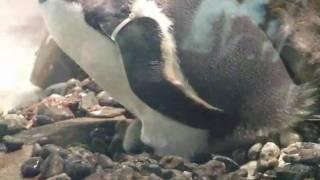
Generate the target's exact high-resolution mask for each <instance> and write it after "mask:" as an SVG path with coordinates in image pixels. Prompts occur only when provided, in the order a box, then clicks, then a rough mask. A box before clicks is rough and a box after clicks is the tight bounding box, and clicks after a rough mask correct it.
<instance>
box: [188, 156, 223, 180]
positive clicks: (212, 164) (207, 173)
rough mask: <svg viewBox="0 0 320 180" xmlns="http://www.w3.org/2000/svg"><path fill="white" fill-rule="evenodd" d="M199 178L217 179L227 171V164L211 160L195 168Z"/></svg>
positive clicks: (194, 171)
mask: <svg viewBox="0 0 320 180" xmlns="http://www.w3.org/2000/svg"><path fill="white" fill-rule="evenodd" d="M193 173H195V174H196V175H197V176H198V177H199V178H202V179H204V178H208V179H216V178H218V177H221V176H222V175H224V174H225V173H226V166H225V164H224V163H223V162H220V161H216V160H211V161H209V162H207V163H206V164H202V165H200V166H198V167H197V168H195V169H194V170H193Z"/></svg>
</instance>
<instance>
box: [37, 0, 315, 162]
mask: <svg viewBox="0 0 320 180" xmlns="http://www.w3.org/2000/svg"><path fill="white" fill-rule="evenodd" d="M267 3H268V0H263V1H259V2H258V1H254V2H253V1H238V0H230V1H223V2H221V1H218V0H172V1H167V0H39V5H40V8H41V9H42V13H43V17H44V20H45V22H46V25H47V28H48V31H49V32H50V34H51V35H52V37H53V38H54V39H55V41H56V42H57V44H58V45H59V46H60V47H61V49H62V50H64V51H65V52H66V54H68V55H69V56H70V57H71V58H72V59H73V60H74V61H75V62H76V63H77V64H78V65H79V66H80V67H82V68H83V69H84V71H85V72H86V73H87V74H88V75H89V76H90V77H92V78H93V79H94V80H95V81H96V82H97V83H98V84H99V85H100V86H101V87H102V88H104V89H105V90H106V91H108V92H109V93H110V94H111V95H112V96H113V97H114V98H115V99H116V100H118V101H119V102H120V103H121V104H122V105H124V106H125V107H126V108H127V109H128V110H129V111H131V112H132V113H133V114H135V115H136V116H137V117H138V118H139V119H140V120H141V127H140V128H129V129H134V131H132V132H130V131H129V132H127V135H126V137H130V133H132V134H133V136H134V137H136V136H137V132H136V131H137V130H139V131H141V132H139V134H140V139H141V141H142V142H143V143H144V144H146V145H148V146H150V147H152V148H153V149H154V152H155V153H156V154H159V155H165V154H176V155H180V156H183V157H187V158H190V157H192V156H194V155H196V154H197V153H202V152H207V151H210V150H211V147H213V146H215V145H216V144H218V143H219V141H220V142H225V141H226V140H228V139H233V140H234V139H239V138H241V139H246V138H247V139H251V138H253V137H257V136H264V135H267V134H269V133H271V132H275V131H278V130H281V129H284V128H287V127H290V126H292V125H293V124H295V123H296V122H299V121H301V120H303V119H306V118H308V117H310V116H311V115H312V112H314V111H315V110H316V105H317V103H318V101H317V99H316V98H315V95H316V93H317V92H318V84H319V83H318V80H317V79H315V80H313V81H311V82H307V83H304V84H296V83H295V82H294V81H293V79H292V77H291V76H290V73H289V72H288V69H287V67H286V66H285V64H284V62H283V60H282V59H281V57H280V56H279V53H278V52H277V50H276V49H275V48H274V46H273V44H272V42H271V41H270V40H269V39H268V35H267V34H266V33H265V32H264V31H263V30H262V29H261V28H260V27H259V24H260V23H261V22H263V18H264V11H263V8H264V7H265V6H266V4H267ZM129 139H130V138H129ZM131 139H137V138H131ZM130 144H134V143H132V142H130V140H126V139H125V140H124V145H123V146H124V148H125V149H127V150H128V149H130V148H131V147H130Z"/></svg>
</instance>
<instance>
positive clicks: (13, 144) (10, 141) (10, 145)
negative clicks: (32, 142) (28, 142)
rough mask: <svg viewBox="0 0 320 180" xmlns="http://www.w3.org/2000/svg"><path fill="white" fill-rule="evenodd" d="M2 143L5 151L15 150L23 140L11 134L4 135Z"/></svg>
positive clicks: (20, 146)
mask: <svg viewBox="0 0 320 180" xmlns="http://www.w3.org/2000/svg"><path fill="white" fill-rule="evenodd" d="M2 140H3V143H4V145H5V146H6V147H7V152H12V151H16V150H19V149H21V148H22V146H23V144H24V142H23V141H22V140H21V139H19V138H16V137H13V136H4V137H3V139H2Z"/></svg>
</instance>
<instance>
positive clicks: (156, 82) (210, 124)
mask: <svg viewBox="0 0 320 180" xmlns="http://www.w3.org/2000/svg"><path fill="white" fill-rule="evenodd" d="M162 38H163V32H162V31H161V28H160V26H159V25H158V23H157V22H156V21H155V20H153V19H151V18H147V17H142V18H137V19H134V20H133V21H131V22H130V23H128V24H127V25H126V26H125V27H124V28H123V29H121V30H120V31H119V34H118V35H117V37H116V42H117V43H118V44H119V47H120V50H121V54H122V57H123V61H124V62H123V63H124V66H125V69H126V73H127V76H128V80H129V84H130V86H131V88H132V90H133V92H135V94H136V95H137V96H138V97H139V98H140V99H141V100H142V101H144V102H145V103H146V104H147V105H149V106H150V107H152V108H153V109H155V110H157V111H159V112H161V113H163V114H165V115H166V116H169V117H172V119H175V120H177V121H178V122H181V123H184V124H187V125H190V126H193V127H196V128H201V129H216V127H218V125H217V124H219V123H221V121H223V122H224V124H227V126H228V125H229V126H234V124H233V123H232V122H234V121H231V120H230V117H229V115H227V114H226V113H224V112H222V111H221V110H219V109H218V108H215V107H213V106H211V105H210V104H208V103H206V102H205V101H204V100H202V99H201V98H200V97H198V96H197V95H196V94H195V93H193V92H192V89H191V88H188V86H187V85H185V82H183V81H182V80H181V79H183V75H182V73H181V72H178V73H176V72H175V71H177V70H178V69H177V68H175V67H174V66H175V65H173V66H172V69H171V70H169V71H168V70H167V69H166V68H167V67H166V65H165V64H166V59H165V58H164V56H163V52H162V47H161V43H162ZM170 71H171V72H173V73H172V74H170V75H168V74H167V73H168V72H170ZM177 74H180V75H182V77H178V75H177ZM226 122H230V123H226ZM229 129H232V128H229ZM220 131H221V130H220ZM224 131H225V130H224ZM216 132H217V134H219V130H217V131H216Z"/></svg>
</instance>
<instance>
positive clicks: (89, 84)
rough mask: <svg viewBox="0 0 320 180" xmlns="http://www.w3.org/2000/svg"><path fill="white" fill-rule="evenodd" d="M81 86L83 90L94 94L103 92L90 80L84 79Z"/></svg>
mask: <svg viewBox="0 0 320 180" xmlns="http://www.w3.org/2000/svg"><path fill="white" fill-rule="evenodd" d="M81 86H82V88H83V89H88V90H91V91H93V92H94V93H99V92H101V91H103V89H102V88H101V87H99V86H98V85H97V83H95V82H94V81H93V80H92V79H90V78H87V79H84V80H83V81H82V82H81Z"/></svg>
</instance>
